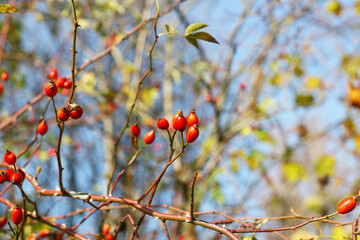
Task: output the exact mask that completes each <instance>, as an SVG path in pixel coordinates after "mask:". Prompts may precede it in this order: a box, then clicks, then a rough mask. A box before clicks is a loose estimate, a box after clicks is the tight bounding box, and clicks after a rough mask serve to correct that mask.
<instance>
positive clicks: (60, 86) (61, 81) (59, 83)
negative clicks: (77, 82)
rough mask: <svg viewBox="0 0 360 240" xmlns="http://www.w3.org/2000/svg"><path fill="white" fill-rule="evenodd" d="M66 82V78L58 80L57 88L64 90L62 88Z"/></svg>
mask: <svg viewBox="0 0 360 240" xmlns="http://www.w3.org/2000/svg"><path fill="white" fill-rule="evenodd" d="M65 82H66V78H64V77H61V78H58V79H56V81H55V85H56V87H57V88H62V87H64V83H65Z"/></svg>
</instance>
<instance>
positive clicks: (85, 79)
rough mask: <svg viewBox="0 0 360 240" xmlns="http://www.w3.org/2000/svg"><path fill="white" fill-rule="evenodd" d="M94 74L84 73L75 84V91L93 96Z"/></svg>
mask: <svg viewBox="0 0 360 240" xmlns="http://www.w3.org/2000/svg"><path fill="white" fill-rule="evenodd" d="M95 85H96V82H95V74H94V73H92V72H85V73H83V75H82V76H81V78H80V81H79V82H78V83H77V87H78V88H77V89H78V90H80V91H83V92H85V93H87V94H93V93H94V92H95V91H94V90H95Z"/></svg>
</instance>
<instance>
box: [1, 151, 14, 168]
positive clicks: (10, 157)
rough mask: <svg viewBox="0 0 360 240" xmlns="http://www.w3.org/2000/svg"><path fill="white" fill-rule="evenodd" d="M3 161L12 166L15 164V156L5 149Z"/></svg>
mask: <svg viewBox="0 0 360 240" xmlns="http://www.w3.org/2000/svg"><path fill="white" fill-rule="evenodd" d="M4 160H5V162H6V163H7V164H9V165H14V164H15V163H16V155H15V154H14V153H13V152H11V151H9V150H8V149H6V151H5V154H4Z"/></svg>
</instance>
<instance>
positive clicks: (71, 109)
mask: <svg viewBox="0 0 360 240" xmlns="http://www.w3.org/2000/svg"><path fill="white" fill-rule="evenodd" d="M48 77H49V79H50V80H49V82H48V83H47V84H46V85H45V89H44V91H45V93H46V95H47V96H48V97H51V98H53V97H55V96H56V94H57V92H58V89H60V88H65V89H69V88H71V86H72V82H71V81H66V78H64V77H61V78H57V77H58V74H57V69H56V68H53V69H52V70H51V71H50V72H49V74H48ZM54 79H56V81H55V82H54ZM83 113H84V110H83V108H82V107H81V106H80V105H79V104H75V103H74V104H70V105H69V106H66V107H61V108H59V109H58V111H57V117H58V119H59V120H60V121H62V122H65V121H67V120H69V119H70V118H72V119H79V118H81V116H82V115H83ZM38 132H39V131H38ZM39 133H40V132H39ZM45 133H46V131H45ZM45 133H44V134H45ZM40 134H41V133H40ZM44 134H41V135H44Z"/></svg>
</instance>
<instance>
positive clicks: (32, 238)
mask: <svg viewBox="0 0 360 240" xmlns="http://www.w3.org/2000/svg"><path fill="white" fill-rule="evenodd" d="M44 238H46V239H54V240H61V239H63V233H62V232H54V231H50V230H49V229H41V230H40V231H39V233H32V234H31V235H29V236H28V237H27V238H26V240H37V239H44Z"/></svg>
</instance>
